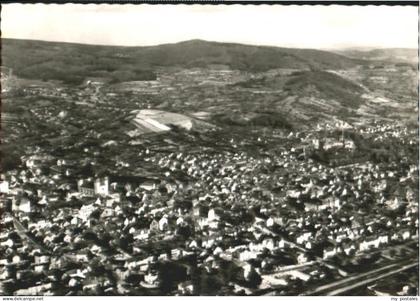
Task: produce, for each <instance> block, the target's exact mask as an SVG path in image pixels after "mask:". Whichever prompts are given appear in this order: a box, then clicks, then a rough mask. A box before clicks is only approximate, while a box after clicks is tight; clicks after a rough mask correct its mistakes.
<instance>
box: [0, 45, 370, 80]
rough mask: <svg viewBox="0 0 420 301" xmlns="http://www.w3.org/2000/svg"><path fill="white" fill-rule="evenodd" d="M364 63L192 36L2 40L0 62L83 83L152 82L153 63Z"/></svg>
mask: <svg viewBox="0 0 420 301" xmlns="http://www.w3.org/2000/svg"><path fill="white" fill-rule="evenodd" d="M361 63H363V61H361V60H359V59H354V58H348V57H346V56H343V55H340V54H336V53H331V52H327V51H320V50H313V49H293V48H279V47H268V46H251V45H242V44H231V43H217V42H207V41H202V40H191V41H186V42H180V43H176V44H164V45H158V46H147V47H121V46H98V45H85V44H73V43H60V42H45V41H35V40H16V39H2V65H3V66H7V67H11V68H12V69H13V71H14V74H16V75H18V76H21V77H24V78H31V79H45V80H51V79H57V80H63V81H65V82H68V83H81V82H82V81H83V80H84V79H85V78H86V77H104V78H109V79H111V80H112V81H114V82H122V81H132V80H152V79H154V78H155V77H156V76H155V74H154V70H155V68H156V67H172V66H179V67H186V68H190V67H205V66H209V65H212V64H222V65H227V66H229V67H231V68H232V69H238V70H244V71H252V72H253V71H266V70H270V69H275V68H293V69H343V68H349V67H353V66H356V65H358V64H361Z"/></svg>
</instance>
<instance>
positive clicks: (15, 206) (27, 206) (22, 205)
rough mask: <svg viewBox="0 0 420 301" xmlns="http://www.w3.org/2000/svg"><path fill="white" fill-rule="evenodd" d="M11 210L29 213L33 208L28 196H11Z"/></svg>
mask: <svg viewBox="0 0 420 301" xmlns="http://www.w3.org/2000/svg"><path fill="white" fill-rule="evenodd" d="M12 210H13V211H21V212H25V213H30V212H31V211H32V210H33V207H32V203H31V201H30V200H29V199H28V198H25V197H23V198H13V201H12Z"/></svg>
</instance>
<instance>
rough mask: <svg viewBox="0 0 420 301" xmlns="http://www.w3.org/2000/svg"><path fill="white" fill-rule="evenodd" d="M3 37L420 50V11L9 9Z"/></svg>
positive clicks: (187, 7)
mask: <svg viewBox="0 0 420 301" xmlns="http://www.w3.org/2000/svg"><path fill="white" fill-rule="evenodd" d="M1 31H2V37H3V38H18V39H35V40H47V41H62V42H76V43H86V44H103V45H124V46H146V45H158V44H165V43H176V42H179V41H185V40H190V39H203V40H208V41H219V42H234V43H244V44H253V45H270V46H282V47H297V48H318V49H338V48H348V47H367V48H391V47H392V48H394V47H395V48H400V47H401V48H417V47H418V7H416V6H372V5H369V6H340V5H331V6H322V5H315V6H299V5H288V6H286V5H283V6H282V5H146V4H142V5H129V4H124V5H115V4H114V5H110V4H101V5H98V4H96V5H95V4H90V5H86V4H84V5H82V4H64V5H63V4H61V5H57V4H48V5H46V4H4V5H2V11H1Z"/></svg>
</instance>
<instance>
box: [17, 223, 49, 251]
mask: <svg viewBox="0 0 420 301" xmlns="http://www.w3.org/2000/svg"><path fill="white" fill-rule="evenodd" d="M13 225H14V227H15V229H16V231H17V233H18V235H19V236H20V237H21V238H22V239H25V240H27V241H29V242H30V243H31V244H33V245H34V246H36V247H37V248H38V249H40V250H42V251H43V252H44V253H47V254H51V251H49V250H48V249H47V248H45V247H44V246H43V245H41V244H40V243H38V242H36V241H35V240H34V239H33V238H31V237H30V236H29V235H28V234H27V232H28V230H27V229H26V228H25V227H24V226H23V225H22V224H21V222H19V221H18V220H17V219H16V218H15V217H13Z"/></svg>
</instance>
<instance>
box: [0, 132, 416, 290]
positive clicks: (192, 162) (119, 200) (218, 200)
mask: <svg viewBox="0 0 420 301" xmlns="http://www.w3.org/2000/svg"><path fill="white" fill-rule="evenodd" d="M389 130H393V129H392V128H390V129H389ZM371 132H374V131H371ZM381 133H386V131H384V132H381ZM403 136H404V132H402V135H401V137H403ZM142 156H143V160H144V162H146V163H147V164H152V165H153V166H155V167H156V169H158V170H161V171H162V174H163V175H164V176H163V177H162V178H150V177H140V176H129V175H128V176H123V175H118V174H117V175H116V174H112V173H109V174H105V175H94V176H90V175H83V174H80V173H75V165H77V164H76V162H72V161H70V160H65V159H57V158H56V157H54V156H52V155H49V154H47V153H43V152H40V151H38V152H37V154H36V155H32V156H25V157H23V158H22V161H23V162H24V166H23V167H22V168H21V169H19V170H14V171H10V172H8V173H7V174H5V175H3V178H2V180H1V182H0V193H1V194H2V197H3V199H4V200H5V201H4V202H3V203H2V206H3V210H2V212H4V213H3V215H4V218H2V220H1V223H2V225H1V229H2V230H1V237H0V250H1V252H2V254H4V255H3V256H2V257H1V261H0V278H1V286H0V290H2V292H3V293H4V294H18V295H37V294H43V295H47V294H59V295H63V294H68V295H75V294H84V295H86V294H110V295H118V294H120V295H121V294H151V295H153V294H159V293H162V292H164V293H170V294H179V295H185V294H204V293H203V292H204V291H203V290H204V288H203V286H202V285H201V284H200V283H202V281H201V280H202V278H203V277H204V278H205V279H213V278H212V277H214V279H219V278H220V279H222V281H214V282H215V283H222V284H219V285H220V290H221V291H222V292H224V293H225V294H226V293H227V294H254V293H256V292H258V291H261V292H265V291H267V290H270V289H282V290H285V291H286V292H288V293H289V294H297V293H300V292H298V291H293V289H296V287H298V285H299V283H300V284H301V283H307V284H308V285H315V284H316V283H324V282H328V281H332V280H334V279H337V278H340V277H345V276H347V274H348V272H346V269H347V268H348V266H347V265H348V264H349V263H348V262H349V260H350V262H351V264H352V265H356V266H357V264H359V263H358V262H359V261H358V259H362V258H366V257H368V256H369V255H370V254H371V253H372V252H378V251H380V250H386V249H387V248H392V247H393V246H397V245H403V244H406V243H409V242H410V241H412V240H414V239H416V237H418V202H417V200H418V166H417V164H415V162H413V163H412V164H408V163H407V164H398V162H395V163H390V164H374V163H371V162H366V163H357V164H354V165H353V166H349V167H346V166H344V167H342V168H333V167H329V166H326V165H323V164H320V163H317V162H315V161H313V160H311V159H307V158H305V159H303V160H302V157H301V150H299V149H295V148H287V149H281V150H280V149H279V150H277V151H275V152H274V153H272V155H270V156H269V155H265V156H255V155H250V154H247V153H246V152H242V151H237V152H224V151H220V152H214V153H209V152H203V153H199V152H194V153H193V152H186V151H184V152H181V151H178V152H145V153H143V155H142ZM46 170H48V172H46ZM180 175H182V177H180ZM331 262H334V263H335V265H334V266H332V265H331V264H330V263H331ZM337 262H342V264H338V265H337V264H336V263H337ZM360 262H361V261H360ZM169 264H173V265H175V266H173V267H172V268H171V270H172V269H173V270H174V271H175V270H176V271H177V273H178V274H177V276H176V277H172V278H170V277H169V276H168V275H167V270H168V268H167V266H168V265H169ZM365 265H366V263H365ZM227 270H234V271H235V272H232V273H230V274H229V273H227V272H226V271H227ZM197 271H199V272H197ZM227 274H229V275H230V276H229V278H226V277H228V276H226V275H227ZM203 275H204V276H203ZM215 285H216V284H215ZM287 290H289V291H287ZM217 293H218V292H217V291H214V294H217Z"/></svg>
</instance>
